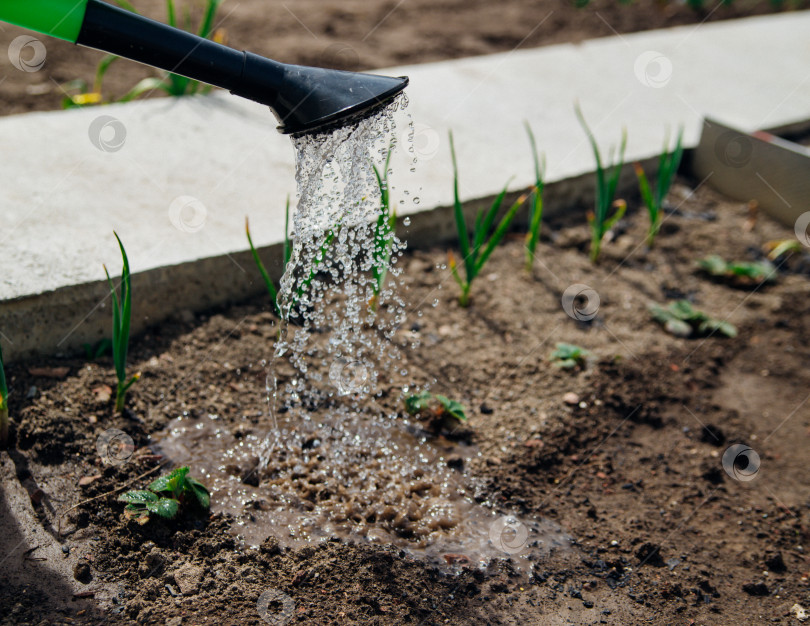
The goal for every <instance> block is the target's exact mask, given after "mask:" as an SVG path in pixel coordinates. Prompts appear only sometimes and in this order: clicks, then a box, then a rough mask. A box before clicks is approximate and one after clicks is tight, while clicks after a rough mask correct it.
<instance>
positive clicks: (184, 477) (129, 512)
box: [118, 467, 211, 525]
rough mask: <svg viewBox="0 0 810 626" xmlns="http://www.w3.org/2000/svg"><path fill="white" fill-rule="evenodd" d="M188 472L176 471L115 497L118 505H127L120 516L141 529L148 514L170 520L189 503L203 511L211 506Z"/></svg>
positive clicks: (206, 491)
mask: <svg viewBox="0 0 810 626" xmlns="http://www.w3.org/2000/svg"><path fill="white" fill-rule="evenodd" d="M188 472H189V469H188V467H178V468H177V469H176V470H174V471H172V472H170V473H169V474H166V475H165V476H161V477H160V478H158V479H157V480H155V481H153V482H152V483H150V484H149V486H147V488H146V489H141V490H137V491H127V492H126V493H123V494H121V495H120V496H118V501H119V502H126V503H127V506H126V508H125V509H124V516H125V517H126V518H127V519H135V520H136V521H137V522H138V523H139V524H141V525H143V524H146V523H147V522H148V521H149V515H150V514H154V515H157V516H159V517H163V518H165V519H172V518H174V517H175V516H176V515H177V513H178V512H179V510H180V508H181V507H184V506H188V505H190V504H193V503H196V504H197V505H198V506H199V507H200V508H201V509H203V510H205V511H207V510H208V508H209V507H210V506H211V494H210V493H209V491H208V489H207V488H206V487H205V485H203V484H202V483H201V482H200V481H198V480H197V479H196V478H192V477H191V476H189V475H188Z"/></svg>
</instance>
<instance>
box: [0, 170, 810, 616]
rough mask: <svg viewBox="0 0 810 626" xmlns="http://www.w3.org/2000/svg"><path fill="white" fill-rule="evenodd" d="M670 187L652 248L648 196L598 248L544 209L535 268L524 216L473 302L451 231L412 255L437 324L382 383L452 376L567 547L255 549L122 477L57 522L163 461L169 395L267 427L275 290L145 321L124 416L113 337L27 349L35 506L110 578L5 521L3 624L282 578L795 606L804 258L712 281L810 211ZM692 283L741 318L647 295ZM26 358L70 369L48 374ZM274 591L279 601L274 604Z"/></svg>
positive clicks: (161, 605) (167, 611) (377, 610)
mask: <svg viewBox="0 0 810 626" xmlns="http://www.w3.org/2000/svg"><path fill="white" fill-rule="evenodd" d="M682 182H684V183H685V181H682ZM673 200H674V201H675V202H676V203H677V204H679V207H678V210H677V211H676V212H675V213H674V214H673V215H671V216H669V217H668V218H667V220H666V222H665V225H664V228H663V232H662V234H661V236H660V238H659V240H658V245H657V247H656V248H655V249H654V250H652V251H648V250H646V249H645V248H644V247H643V246H641V245H639V242H640V241H642V239H643V234H644V229H645V226H646V215H645V214H644V213H643V212H636V213H634V214H632V215H631V216H630V217H629V218H628V219H626V220H625V222H624V223H622V224H621V225H620V228H618V229H617V237H616V238H615V239H614V240H613V241H611V242H610V243H608V244H607V245H606V246H605V248H604V252H603V258H602V260H601V262H600V264H599V265H598V266H596V267H594V266H592V265H591V264H590V262H589V261H588V259H587V256H586V253H585V250H586V247H587V246H586V242H587V238H588V234H587V231H586V227H585V226H584V224H580V223H576V224H570V225H566V224H563V223H556V224H550V225H546V226H545V240H544V241H543V242H542V243H541V245H540V249H539V259H538V261H537V264H536V269H535V271H534V273H533V274H531V275H529V274H527V273H526V272H522V271H520V267H521V266H522V253H523V250H522V243H521V240H520V237H519V236H518V235H515V236H514V237H513V239H512V240H511V241H509V242H508V243H507V244H506V245H505V246H503V247H501V248H499V249H498V250H497V251H496V252H495V254H494V255H493V257H492V260H491V262H490V264H489V265H488V266H487V267H486V270H485V272H484V274H483V275H482V276H481V277H480V279H479V281H478V282H477V283H476V284H475V285H474V288H473V302H472V305H471V306H470V307H469V308H468V309H462V308H460V307H459V306H458V305H457V303H456V301H455V297H456V295H457V289H456V286H455V284H454V283H453V281H452V279H451V277H450V276H449V274H448V272H447V270H446V269H444V268H443V264H444V263H445V261H446V253H445V251H444V250H427V251H418V250H416V251H412V252H411V253H410V254H409V255H407V256H406V257H405V258H404V259H403V262H404V263H405V272H404V280H405V282H406V284H407V290H406V293H405V295H406V301H407V302H408V303H409V306H410V314H409V318H408V322H407V326H406V327H404V328H403V329H402V333H406V334H407V333H418V335H419V336H420V337H421V346H420V347H419V348H418V349H416V350H415V351H413V352H411V353H409V354H407V360H408V370H409V372H410V374H409V379H408V381H404V380H403V379H401V377H400V376H399V375H398V374H396V373H393V372H390V373H389V372H383V373H382V379H383V380H382V385H383V387H384V388H385V387H387V388H389V389H391V390H393V389H395V388H397V387H399V386H401V385H402V384H403V382H410V383H415V382H421V381H422V380H428V379H431V378H437V379H438V383H437V385H436V391H438V392H443V393H446V394H447V395H448V396H450V397H453V398H456V399H458V400H459V401H461V402H462V403H464V404H465V406H466V407H467V408H468V411H469V413H470V428H471V431H472V440H473V443H474V444H475V445H476V446H478V449H479V450H480V452H481V455H480V457H476V458H475V459H473V460H472V461H471V462H469V463H468V464H467V465H466V466H465V468H464V471H466V472H467V473H468V474H469V475H470V476H473V477H475V478H477V479H479V480H481V481H483V487H482V488H481V494H480V495H481V497H482V498H486V499H488V500H490V501H492V502H495V503H496V504H497V505H498V506H501V507H503V509H504V510H507V509H512V510H516V511H518V512H519V513H520V514H521V515H523V516H525V517H526V518H531V517H532V516H542V517H545V518H548V519H551V520H552V521H554V522H556V523H558V524H560V525H561V526H562V527H563V528H564V529H565V530H566V531H567V532H568V533H569V534H570V536H571V537H573V538H574V540H575V541H574V545H573V546H572V547H571V550H570V551H567V552H560V553H557V554H555V555H554V556H552V557H550V558H549V559H548V560H546V561H545V562H543V563H541V564H540V566H539V567H536V568H535V569H534V572H533V575H532V577H531V578H530V579H526V578H525V577H522V576H519V575H518V574H517V572H516V571H515V570H514V568H513V566H512V565H511V564H510V563H509V562H507V561H497V562H495V563H493V564H492V565H491V566H490V568H489V569H488V570H486V571H478V570H470V569H462V570H460V572H459V573H458V574H456V575H448V574H442V573H440V572H439V571H437V570H435V569H433V568H432V567H431V566H429V565H427V564H424V563H421V562H419V561H418V560H415V559H413V558H411V557H410V556H408V555H407V554H406V553H405V552H401V551H399V550H397V549H394V548H391V547H381V546H371V545H354V544H345V543H343V542H340V541H327V542H326V543H323V544H320V545H313V546H311V547H306V548H304V549H301V550H280V549H279V548H278V545H277V541H276V540H275V539H274V538H273V537H269V538H268V539H267V540H266V541H265V543H264V544H263V545H262V547H261V548H260V549H247V548H243V547H241V546H240V545H239V544H238V543H237V542H236V541H235V539H234V538H233V535H232V534H231V530H232V528H231V522H230V521H229V519H228V518H227V516H222V515H220V514H217V515H214V516H212V517H211V518H210V519H203V520H200V519H195V518H194V517H193V516H185V517H181V518H180V519H178V520H176V521H174V522H162V521H153V522H150V524H148V525H147V526H138V525H137V524H136V523H134V522H129V523H127V522H125V521H123V520H122V518H121V509H122V505H120V504H119V503H117V502H115V499H114V497H113V496H105V497H101V498H99V499H97V500H95V501H93V502H90V503H86V504H84V505H82V506H79V507H78V508H77V509H75V510H73V511H71V512H69V513H68V514H67V515H65V516H64V518H63V520H62V528H61V531H62V533H63V534H66V535H67V536H65V537H61V536H60V535H59V534H58V533H57V532H56V529H57V528H58V526H59V524H58V521H57V520H58V516H59V515H60V514H61V513H62V512H64V511H66V510H67V508H68V507H69V506H70V505H72V504H74V503H77V502H79V500H81V499H82V498H90V497H94V496H99V495H102V494H104V493H106V492H108V491H109V490H111V489H114V488H115V487H117V486H119V485H123V484H124V483H126V482H128V481H132V480H133V479H136V478H137V477H138V476H139V475H141V474H143V473H144V472H146V471H148V470H149V469H150V468H154V467H155V466H156V464H157V463H158V461H159V459H156V458H155V457H154V456H152V455H151V454H150V453H149V450H148V448H142V446H145V445H146V444H147V443H148V441H149V436H150V434H152V433H155V432H157V431H159V430H160V429H161V428H163V427H164V426H165V425H166V424H167V422H168V421H169V420H170V419H172V418H174V417H177V416H179V415H182V414H185V413H188V414H190V415H205V414H207V413H216V414H217V415H219V416H220V419H221V420H222V423H223V426H224V427H229V428H232V429H234V430H237V429H238V430H240V431H241V432H243V433H245V434H248V433H261V432H264V431H265V430H266V424H263V423H262V418H261V417H260V416H261V415H262V413H263V408H264V384H265V381H264V369H263V368H262V367H261V365H260V362H261V360H262V359H266V358H268V355H270V354H271V353H272V346H273V341H274V337H275V330H276V328H275V325H274V317H273V316H272V315H271V314H270V313H269V312H268V306H267V302H266V301H265V300H264V299H260V300H257V301H255V302H250V303H246V304H241V305H238V306H234V307H232V308H230V309H228V310H223V311H212V312H210V313H208V314H205V315H200V316H194V315H192V314H190V313H189V314H187V315H182V316H179V318H178V319H177V320H176V321H174V322H170V323H167V324H164V325H162V326H161V327H159V328H155V329H153V330H152V331H150V332H149V334H147V335H145V336H142V337H139V338H137V339H136V340H135V341H134V343H133V346H132V353H131V367H132V369H133V371H135V370H140V371H141V372H143V377H142V378H141V380H140V381H139V382H138V383H137V384H136V385H135V386H134V387H133V388H132V391H131V395H130V402H129V406H130V407H131V412H130V413H128V414H127V415H126V416H124V417H114V416H113V415H112V411H111V406H110V401H109V400H105V399H104V398H103V395H104V391H105V390H104V386H105V385H111V384H112V383H113V381H114V376H113V372H112V368H111V363H110V361H109V358H108V357H104V358H102V359H101V360H99V361H97V362H85V361H84V360H78V359H54V360H52V361H50V362H47V363H36V364H31V363H22V364H12V365H11V366H10V367H9V368H8V369H9V375H10V383H11V388H12V394H13V398H14V399H15V404H14V406H13V409H12V419H13V425H12V437H13V447H12V450H11V457H12V460H13V461H14V463H15V466H16V467H17V474H18V479H20V480H21V481H22V482H23V484H24V485H25V486H26V488H27V489H28V491H29V493H32V494H33V495H34V499H36V500H38V501H39V502H40V504H38V505H34V510H35V511H36V513H37V514H38V515H39V516H40V519H41V520H42V523H43V524H45V525H46V527H47V526H48V525H49V524H50V527H51V529H52V531H53V534H54V536H56V537H57V540H58V541H60V542H61V543H63V545H65V546H67V547H69V548H70V549H71V550H72V553H73V554H75V553H76V552H77V551H78V552H79V553H80V554H81V555H83V557H84V558H83V560H82V561H81V562H80V565H77V569H76V570H74V571H75V574H76V576H77V577H82V578H83V580H88V581H89V582H87V583H86V585H85V586H84V587H83V588H85V589H87V591H89V592H94V593H95V594H96V596H95V598H96V601H93V600H92V599H91V600H84V604H81V605H80V604H78V601H75V602H74V603H73V604H74V605H75V606H72V605H71V603H70V602H68V604H67V607H60V606H59V603H58V602H57V600H59V598H57V597H56V596H57V595H58V593H59V590H55V589H54V587H53V586H52V585H51V583H45V582H43V583H41V584H36V583H27V584H23V583H19V582H17V578H16V577H15V574H14V572H15V571H17V570H18V569H19V568H23V567H25V568H28V571H29V573H30V572H31V571H34V572H35V571H36V569H34V568H40V569H41V571H42V573H43V576H42V578H41V580H42V581H47V580H49V579H48V578H47V577H45V575H44V574H45V573H47V572H48V571H50V568H51V567H52V564H49V563H48V562H47V561H44V562H42V561H40V562H32V561H30V560H26V559H25V557H24V556H23V555H22V554H20V553H18V552H14V551H13V550H9V549H8V546H7V545H6V542H7V541H8V539H6V540H4V543H3V548H4V550H5V551H6V553H7V554H8V557H7V559H6V561H5V562H4V563H2V564H0V615H2V619H0V621H1V622H2V623H3V624H22V623H34V624H49V623H67V622H69V623H143V624H201V623H209V622H216V623H221V624H236V623H240V624H241V623H245V624H262V623H265V622H263V621H262V620H261V619H260V616H259V613H258V610H257V601H258V599H259V598H260V596H261V595H262V593H264V592H266V591H268V590H276V591H277V592H279V593H281V594H286V596H288V597H289V598H290V599H291V600H292V602H293V603H294V606H292V608H289V607H288V612H287V613H283V616H284V619H281V618H279V620H277V621H276V622H272V621H271V622H269V623H290V624H380V625H383V624H386V625H387V624H426V625H427V624H437V625H438V624H458V625H462V624H464V625H466V624H599V623H605V624H616V625H622V626H634V625H640V624H650V623H652V624H701V625H707V626H708V625H714V624H728V625H734V624H764V623H778V624H793V623H798V622H797V621H796V620H795V619H794V618H793V617H792V616H791V609H792V607H793V605H794V604H800V605H802V606H804V607H808V606H810V587H809V586H808V577H809V576H810V563H809V562H808V557H807V554H806V550H807V549H808V546H809V545H810V482H808V481H807V466H808V462H810V452H808V450H810V447H809V446H808V444H810V412H809V411H808V406H810V404H808V398H809V397H810V396H808V390H810V372H808V370H807V367H806V364H807V362H808V358H810V298H808V296H810V281H809V280H808V278H809V277H808V273H807V269H808V263H807V255H804V257H800V256H794V257H793V258H791V259H789V260H788V261H787V263H785V264H783V265H782V266H781V268H780V269H781V270H782V271H781V276H780V278H779V281H778V282H777V283H776V284H774V285H769V286H763V287H760V288H757V289H750V288H749V289H748V290H744V289H739V288H734V287H731V286H727V285H724V284H722V283H718V282H714V281H710V280H707V279H706V278H705V277H703V276H701V275H700V274H698V273H696V271H695V268H694V261H695V259H697V258H699V257H702V256H705V255H707V254H710V253H717V254H720V255H722V256H724V257H726V258H727V259H736V260H752V259H756V258H759V257H760V254H761V253H760V248H761V246H762V244H763V243H765V242H766V241H769V240H772V239H777V238H787V237H790V236H791V235H792V231H791V230H790V229H787V228H783V227H781V226H779V225H777V224H775V223H773V222H771V221H770V220H768V219H767V218H766V217H764V216H759V218H758V219H757V220H756V221H755V222H754V223H753V224H752V222H751V220H750V214H749V211H748V208H747V207H745V206H742V205H739V204H735V203H730V202H727V201H725V200H723V199H722V198H720V197H718V196H717V195H716V194H714V193H713V192H711V191H709V190H708V189H706V188H701V189H699V190H697V192H696V193H695V194H694V195H693V196H689V195H688V188H687V187H686V186H684V185H680V186H676V188H675V190H674V193H673ZM583 221H584V220H583ZM575 283H581V284H586V285H588V286H589V287H591V288H592V289H594V290H595V291H596V292H597V293H598V294H599V298H600V306H599V309H598V313H597V315H596V317H595V318H594V319H593V320H592V321H590V322H576V321H575V320H573V319H572V318H570V317H569V316H568V315H566V313H565V312H564V311H563V309H562V307H561V304H560V298H561V294H562V293H563V291H564V290H565V289H566V288H567V287H569V286H570V285H572V284H575ZM136 297H137V296H136ZM681 297H686V298H689V299H690V300H692V301H693V302H694V305H695V306H696V307H699V308H701V309H704V310H706V311H707V312H709V313H711V314H712V315H714V316H716V317H720V318H722V319H728V320H729V321H731V322H733V323H734V324H736V325H737V327H738V329H739V336H738V337H737V338H735V339H722V338H717V337H711V338H708V339H696V340H684V339H678V338H675V337H673V336H670V335H668V334H666V333H664V332H663V330H662V329H661V328H660V327H659V326H658V325H657V324H656V323H655V322H653V321H652V320H651V319H650V317H649V315H648V313H647V309H646V307H647V305H648V304H649V303H651V302H660V303H664V302H667V301H669V300H671V299H674V298H681ZM434 299H438V300H439V302H438V304H437V305H436V306H435V307H434V306H433V301H434ZM417 311H421V312H422V315H421V316H420V315H418V313H417ZM560 341H566V342H570V343H575V344H578V345H581V346H583V347H585V348H587V349H588V350H590V351H591V352H592V353H593V359H592V362H591V363H590V364H589V365H588V367H587V368H586V369H585V370H584V371H574V372H569V371H564V370H561V369H559V368H556V367H554V366H553V365H552V364H551V363H550V362H549V359H548V356H549V353H550V351H551V349H552V348H553V346H554V344H555V343H556V342H560ZM33 366H37V367H42V366H48V367H62V366H64V367H68V368H69V373H68V374H67V376H66V377H65V378H63V379H51V378H45V377H42V376H33V375H31V374H30V372H29V368H31V367H33ZM32 387H36V391H35V392H32V393H31V394H29V395H31V396H33V397H31V398H26V394H27V392H28V391H29V389H31V388H32ZM567 394H576V396H577V397H576V398H572V397H571V396H570V395H567ZM395 395H396V394H394V393H390V394H388V395H386V396H384V397H383V398H382V400H381V402H382V403H383V404H387V405H388V406H387V407H386V408H389V409H393V408H396V405H395ZM24 398H25V399H24ZM244 416H248V417H247V419H246V418H245V417H244ZM109 428H120V429H122V430H125V431H126V432H127V433H129V434H130V435H131V436H132V437H133V438H134V440H135V443H136V446H138V448H139V449H138V450H137V451H136V453H135V454H134V455H133V457H132V458H131V459H130V460H129V461H128V462H127V463H125V464H123V465H120V466H118V467H104V466H102V465H101V464H100V461H99V460H98V455H97V453H96V447H95V444H96V438H97V437H98V435H99V434H100V433H101V432H102V431H104V430H105V429H109ZM735 443H745V444H747V445H749V446H751V447H752V448H753V449H754V450H755V451H756V452H757V453H758V454H759V455H760V457H761V470H760V471H759V472H758V473H757V474H756V477H755V478H754V480H752V481H749V482H745V481H740V480H735V479H733V478H732V477H731V476H730V475H729V474H727V473H726V472H725V471H724V469H723V466H722V463H721V457H722V455H723V453H724V451H725V450H726V449H727V448H728V447H729V446H730V445H731V444H735ZM96 475H100V478H98V479H96V480H95V481H94V482H92V483H90V484H89V485H87V486H84V487H78V486H77V485H78V480H79V478H80V477H82V476H96ZM148 480H149V478H141V479H139V480H137V481H136V482H135V485H136V486H138V487H140V486H143V485H145V484H146V483H147V481H148ZM57 481H61V482H57ZM57 484H58V485H61V487H59V488H58V489H57V487H55V485H57ZM37 488H40V489H42V493H37V492H36V489H37ZM214 497H215V498H216V494H215V495H214ZM12 547H13V546H12ZM88 576H89V578H87V577H88ZM271 607H272V608H273V611H274V613H273V615H282V613H280V611H281V609H282V607H281V605H275V604H271ZM285 620H286V621H285Z"/></svg>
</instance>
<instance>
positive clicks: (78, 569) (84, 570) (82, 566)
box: [73, 559, 93, 585]
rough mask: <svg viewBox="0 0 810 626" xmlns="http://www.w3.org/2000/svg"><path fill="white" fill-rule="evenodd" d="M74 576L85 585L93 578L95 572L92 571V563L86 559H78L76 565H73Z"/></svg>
mask: <svg viewBox="0 0 810 626" xmlns="http://www.w3.org/2000/svg"><path fill="white" fill-rule="evenodd" d="M73 578H75V579H76V580H78V581H79V582H80V583H84V584H85V585H86V584H87V583H89V582H90V581H91V580H93V573H92V572H91V571H90V563H88V562H87V561H85V560H84V559H79V560H78V561H76V565H74V566H73Z"/></svg>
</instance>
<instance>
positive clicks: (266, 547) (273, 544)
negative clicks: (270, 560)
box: [259, 535, 281, 556]
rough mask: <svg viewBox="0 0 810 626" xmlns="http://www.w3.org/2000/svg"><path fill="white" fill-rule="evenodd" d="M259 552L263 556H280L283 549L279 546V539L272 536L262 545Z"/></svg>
mask: <svg viewBox="0 0 810 626" xmlns="http://www.w3.org/2000/svg"><path fill="white" fill-rule="evenodd" d="M259 551H260V552H261V553H262V554H267V555H269V556H274V555H276V554H279V553H280V552H281V547H280V546H279V545H278V539H276V538H275V537H273V536H272V535H270V536H269V537H268V538H267V539H265V540H264V541H263V542H262V545H261V546H259Z"/></svg>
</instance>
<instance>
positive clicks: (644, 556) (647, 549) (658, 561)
mask: <svg viewBox="0 0 810 626" xmlns="http://www.w3.org/2000/svg"><path fill="white" fill-rule="evenodd" d="M660 549H661V546H659V545H657V544H655V543H650V542H647V543H645V544H643V545H642V546H641V547H640V548H639V549H638V550H637V551H636V558H637V559H638V560H639V565H652V566H653V567H663V566H664V565H666V563H664V559H662V558H661V554H660V552H659V550H660Z"/></svg>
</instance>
